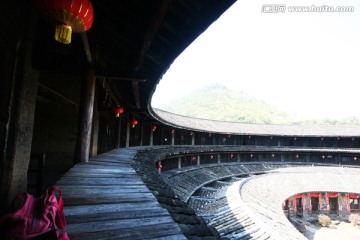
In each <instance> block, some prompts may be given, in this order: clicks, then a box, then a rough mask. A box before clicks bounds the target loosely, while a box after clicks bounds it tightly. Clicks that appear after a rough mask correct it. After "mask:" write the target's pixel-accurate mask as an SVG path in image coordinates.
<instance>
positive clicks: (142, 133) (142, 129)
mask: <svg viewBox="0 0 360 240" xmlns="http://www.w3.org/2000/svg"><path fill="white" fill-rule="evenodd" d="M143 139H144V121H140V143H139V146H142V145H143Z"/></svg>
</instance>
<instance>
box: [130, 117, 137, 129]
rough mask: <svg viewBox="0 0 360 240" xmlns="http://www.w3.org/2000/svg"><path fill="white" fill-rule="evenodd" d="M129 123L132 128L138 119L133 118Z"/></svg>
mask: <svg viewBox="0 0 360 240" xmlns="http://www.w3.org/2000/svg"><path fill="white" fill-rule="evenodd" d="M130 124H131V127H132V128H135V126H136V125H137V124H138V121H137V120H136V119H133V120H131V122H130Z"/></svg>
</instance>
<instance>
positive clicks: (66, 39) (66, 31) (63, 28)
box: [55, 24, 72, 44]
mask: <svg viewBox="0 0 360 240" xmlns="http://www.w3.org/2000/svg"><path fill="white" fill-rule="evenodd" d="M71 34H72V28H71V26H69V25H65V24H60V25H56V27H55V40H56V41H58V42H60V43H62V44H69V43H71Z"/></svg>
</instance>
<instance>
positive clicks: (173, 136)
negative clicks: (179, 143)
mask: <svg viewBox="0 0 360 240" xmlns="http://www.w3.org/2000/svg"><path fill="white" fill-rule="evenodd" d="M171 145H175V132H173V133H171Z"/></svg>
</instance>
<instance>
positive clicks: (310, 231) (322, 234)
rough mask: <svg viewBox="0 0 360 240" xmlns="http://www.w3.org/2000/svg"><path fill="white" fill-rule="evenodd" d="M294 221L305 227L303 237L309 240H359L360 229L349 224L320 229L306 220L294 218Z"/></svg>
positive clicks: (342, 222) (341, 223)
mask: <svg viewBox="0 0 360 240" xmlns="http://www.w3.org/2000/svg"><path fill="white" fill-rule="evenodd" d="M294 220H295V221H297V222H299V223H302V224H305V225H306V232H305V234H304V235H305V237H306V238H307V239H309V240H339V239H341V240H359V239H360V228H357V227H354V226H353V225H352V224H351V223H348V222H344V221H340V223H339V224H337V225H334V224H332V225H330V226H329V227H321V226H320V225H318V224H312V223H310V222H307V221H306V219H305V220H303V219H300V218H295V219H294Z"/></svg>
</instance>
